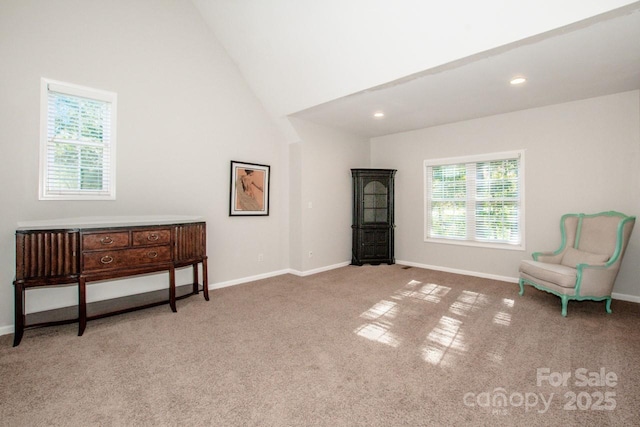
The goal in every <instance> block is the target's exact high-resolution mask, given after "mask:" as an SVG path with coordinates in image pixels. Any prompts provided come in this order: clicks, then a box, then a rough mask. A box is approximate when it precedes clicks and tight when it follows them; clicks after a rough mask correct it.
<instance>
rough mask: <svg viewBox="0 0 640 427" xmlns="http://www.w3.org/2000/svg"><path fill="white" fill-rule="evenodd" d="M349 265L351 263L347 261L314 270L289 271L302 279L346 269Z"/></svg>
mask: <svg viewBox="0 0 640 427" xmlns="http://www.w3.org/2000/svg"><path fill="white" fill-rule="evenodd" d="M349 264H351V262H350V261H345V262H340V263H338V264H333V265H327V266H326V267H320V268H314V269H313V270H307V271H300V270H293V269H289V273H291V274H293V275H296V276H300V277H306V276H311V275H314V274H318V273H322V272H323V271H329V270H335V269H336V268H340V267H346V266H347V265H349Z"/></svg>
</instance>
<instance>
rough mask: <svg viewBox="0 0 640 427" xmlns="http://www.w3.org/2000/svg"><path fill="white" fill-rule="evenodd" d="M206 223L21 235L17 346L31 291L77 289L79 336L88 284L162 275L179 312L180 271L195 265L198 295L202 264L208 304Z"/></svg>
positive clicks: (40, 228)
mask: <svg viewBox="0 0 640 427" xmlns="http://www.w3.org/2000/svg"><path fill="white" fill-rule="evenodd" d="M206 248H207V244H206V224H205V223H204V222H202V221H199V220H184V219H181V220H179V221H176V220H172V219H170V218H163V219H162V220H155V221H154V220H149V221H140V220H138V221H129V223H128V222H127V221H126V220H122V221H119V222H118V221H115V222H113V221H112V222H109V221H103V223H102V224H100V223H99V222H96V223H93V224H85V225H77V226H70V225H58V224H55V225H53V226H50V225H37V226H24V227H20V228H18V230H16V280H15V281H14V283H13V284H14V288H15V289H14V290H15V334H14V341H13V345H14V347H15V346H17V345H18V344H20V341H21V340H22V336H23V333H24V330H25V328H28V327H36V326H43V325H45V324H48V323H38V324H33V325H28V324H27V322H26V314H25V297H26V293H25V291H26V290H27V289H28V288H34V287H43V286H59V285H71V284H77V285H78V318H77V321H78V324H79V325H78V335H82V334H83V332H84V330H85V328H86V325H87V320H88V319H91V317H88V316H87V293H86V289H87V283H88V282H91V281H98V280H110V279H118V278H123V277H129V276H134V275H138V274H147V273H153V272H159V271H167V272H168V273H169V295H168V302H169V306H170V307H171V310H172V311H174V312H176V311H177V309H176V281H175V269H176V268H180V267H187V266H192V268H193V288H192V292H191V293H190V294H189V295H193V294H198V293H199V283H198V282H199V280H198V264H202V276H203V282H202V290H203V294H204V298H205V299H206V300H207V301H208V300H209V290H208V275H207V255H206Z"/></svg>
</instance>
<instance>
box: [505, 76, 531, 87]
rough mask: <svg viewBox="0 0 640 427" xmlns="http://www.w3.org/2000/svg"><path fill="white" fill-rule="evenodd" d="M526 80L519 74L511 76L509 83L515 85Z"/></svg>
mask: <svg viewBox="0 0 640 427" xmlns="http://www.w3.org/2000/svg"><path fill="white" fill-rule="evenodd" d="M526 81H527V79H526V78H524V77H522V76H519V77H514V78H512V79H511V81H509V83H511V84H512V85H514V86H515V85H521V84H522V83H524V82H526Z"/></svg>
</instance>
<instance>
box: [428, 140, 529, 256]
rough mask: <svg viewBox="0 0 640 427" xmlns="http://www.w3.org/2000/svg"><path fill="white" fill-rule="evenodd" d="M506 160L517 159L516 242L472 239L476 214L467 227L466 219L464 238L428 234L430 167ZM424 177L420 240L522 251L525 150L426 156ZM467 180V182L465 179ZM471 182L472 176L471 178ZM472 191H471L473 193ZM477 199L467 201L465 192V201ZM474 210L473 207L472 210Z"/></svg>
mask: <svg viewBox="0 0 640 427" xmlns="http://www.w3.org/2000/svg"><path fill="white" fill-rule="evenodd" d="M509 159H518V196H519V197H518V202H519V203H518V206H519V209H518V219H519V232H520V233H519V234H520V236H519V237H520V241H519V242H518V243H505V242H495V243H494V242H487V241H479V240H476V239H475V236H469V235H468V234H469V230H475V224H476V223H477V216H476V215H474V217H473V225H472V226H471V227H470V226H469V218H467V236H466V237H464V238H447V237H430V236H429V230H430V218H431V215H430V211H429V208H430V201H431V195H430V192H431V189H430V188H429V184H428V183H429V173H430V168H432V167H436V166H449V165H459V164H465V165H466V164H470V163H480V162H491V161H500V160H509ZM423 171H424V179H423V185H424V187H423V196H424V212H423V213H424V217H423V221H424V224H423V227H424V228H423V231H424V241H425V242H427V243H444V244H451V245H461V246H474V247H482V248H492V249H507V250H520V251H524V250H525V247H526V246H525V150H513V151H505V152H498V153H486V154H479V155H471V156H460V157H448V158H440V159H427V160H425V161H424V169H423ZM465 182H468V181H465ZM474 182H475V178H474ZM475 193H476V191H475V190H474V191H473V194H475ZM476 201H477V199H472V200H470V195H469V192H467V194H466V197H465V202H466V203H469V202H473V203H474V204H475V202H476ZM474 212H475V209H474Z"/></svg>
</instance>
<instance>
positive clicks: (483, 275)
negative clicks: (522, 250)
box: [396, 260, 519, 283]
mask: <svg viewBox="0 0 640 427" xmlns="http://www.w3.org/2000/svg"><path fill="white" fill-rule="evenodd" d="M396 264H400V265H406V266H409V267H418V268H426V269H428V270H436V271H444V272H446V273H454V274H462V275H465V276H474V277H481V278H483V279H492V280H499V281H501V282H509V283H518V280H519V279H518V278H517V277H508V276H498V275H496V274H487V273H480V272H477V271H469V270H460V269H457V268H449V267H441V266H438V265H427V264H420V263H417V262H411V261H400V260H397V261H396Z"/></svg>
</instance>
